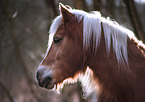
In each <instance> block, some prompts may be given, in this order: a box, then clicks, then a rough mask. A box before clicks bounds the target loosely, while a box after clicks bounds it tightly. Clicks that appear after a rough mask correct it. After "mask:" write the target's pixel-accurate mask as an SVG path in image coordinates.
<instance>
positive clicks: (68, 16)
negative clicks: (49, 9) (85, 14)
mask: <svg viewBox="0 0 145 102" xmlns="http://www.w3.org/2000/svg"><path fill="white" fill-rule="evenodd" d="M59 9H60V12H61V14H62V16H63V21H64V23H69V22H70V21H72V20H73V19H74V17H75V16H74V15H73V14H72V13H70V12H69V10H68V9H67V7H65V6H64V5H63V4H62V3H59Z"/></svg>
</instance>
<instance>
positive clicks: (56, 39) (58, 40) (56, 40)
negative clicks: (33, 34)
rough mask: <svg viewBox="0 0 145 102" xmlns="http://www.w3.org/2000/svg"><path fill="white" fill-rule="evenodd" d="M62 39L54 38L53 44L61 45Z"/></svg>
mask: <svg viewBox="0 0 145 102" xmlns="http://www.w3.org/2000/svg"><path fill="white" fill-rule="evenodd" d="M61 40H62V39H61V38H58V37H53V42H54V43H55V44H57V43H59V42H60V41H61Z"/></svg>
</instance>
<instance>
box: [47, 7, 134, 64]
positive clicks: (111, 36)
mask: <svg viewBox="0 0 145 102" xmlns="http://www.w3.org/2000/svg"><path fill="white" fill-rule="evenodd" d="M68 11H69V12H71V13H72V14H74V15H75V17H76V18H77V19H78V22H80V21H83V48H84V49H85V50H88V51H89V50H90V45H91V41H93V51H96V49H97V48H98V46H99V44H100V39H101V30H102V29H101V25H102V27H103V32H104V37H105V43H106V51H107V53H108V55H109V53H110V46H111V44H112V46H113V51H114V53H115V55H116V58H117V61H118V63H121V64H126V65H128V54H127V37H129V38H132V37H133V38H135V37H134V33H133V32H132V31H130V30H128V29H126V28H124V27H122V26H120V25H119V24H118V23H117V22H115V21H112V20H110V19H109V18H104V17H101V14H100V13H99V12H91V13H87V12H84V11H82V10H76V9H68ZM62 23H63V18H62V15H61V14H60V15H59V16H58V17H56V18H55V19H54V21H53V23H52V25H51V27H50V31H49V33H50V35H49V42H48V50H49V49H50V47H51V44H52V41H53V36H54V34H55V33H56V31H57V29H58V27H59V26H60V25H61V24H62ZM92 37H93V39H92Z"/></svg>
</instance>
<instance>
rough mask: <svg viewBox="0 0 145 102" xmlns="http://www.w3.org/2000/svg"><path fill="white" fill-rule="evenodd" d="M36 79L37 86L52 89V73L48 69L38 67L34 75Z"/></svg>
mask: <svg viewBox="0 0 145 102" xmlns="http://www.w3.org/2000/svg"><path fill="white" fill-rule="evenodd" d="M36 78H37V82H38V84H39V86H41V87H44V88H47V89H52V88H53V87H54V81H53V77H52V71H51V70H50V68H48V67H46V66H39V68H38V70H37V73H36Z"/></svg>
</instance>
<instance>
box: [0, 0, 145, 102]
mask: <svg viewBox="0 0 145 102" xmlns="http://www.w3.org/2000/svg"><path fill="white" fill-rule="evenodd" d="M59 2H62V3H63V4H67V5H70V6H71V7H72V8H77V9H83V10H85V11H88V12H89V11H94V10H98V11H100V12H101V13H102V15H103V16H105V17H110V18H111V19H113V20H116V21H117V22H118V23H119V24H121V25H122V26H124V27H126V28H128V29H130V30H132V31H134V32H135V34H136V36H137V37H138V38H139V39H141V40H143V41H145V33H144V32H145V0H0V102H77V101H75V100H73V98H72V95H73V92H72V90H74V89H76V90H77V91H76V92H77V93H78V94H77V95H78V97H77V98H78V100H79V101H78V102H91V101H88V100H83V99H81V98H82V97H81V94H82V93H81V88H80V87H76V84H72V85H70V86H69V88H68V89H67V87H68V86H66V87H65V90H67V91H66V92H64V93H62V94H63V95H58V94H57V93H55V92H53V91H49V90H46V89H43V88H40V87H39V86H38V85H37V82H36V78H35V72H36V70H37V67H38V65H39V63H40V62H41V60H42V58H43V57H44V55H45V51H46V49H47V41H48V31H49V27H50V24H51V22H52V20H53V19H54V18H55V17H56V16H57V15H58V14H59V10H58V3H59ZM70 87H72V88H70ZM64 96H65V97H64ZM71 98H72V99H71ZM79 98H80V99H79ZM80 100H81V101H80Z"/></svg>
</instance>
